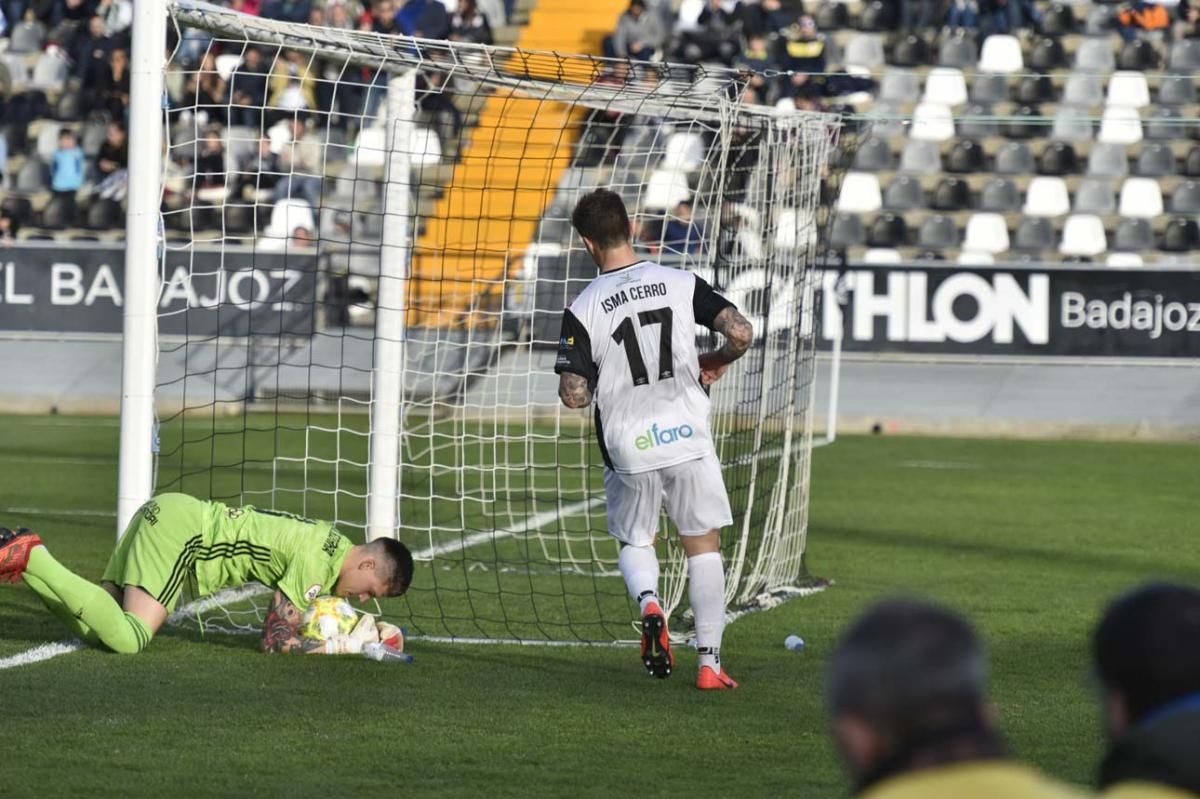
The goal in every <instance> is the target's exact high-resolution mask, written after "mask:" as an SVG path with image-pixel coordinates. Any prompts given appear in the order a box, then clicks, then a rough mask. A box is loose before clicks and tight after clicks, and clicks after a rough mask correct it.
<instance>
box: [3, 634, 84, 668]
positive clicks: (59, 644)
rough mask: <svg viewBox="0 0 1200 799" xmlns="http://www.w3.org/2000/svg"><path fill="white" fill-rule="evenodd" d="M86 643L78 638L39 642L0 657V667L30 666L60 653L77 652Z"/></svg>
mask: <svg viewBox="0 0 1200 799" xmlns="http://www.w3.org/2000/svg"><path fill="white" fill-rule="evenodd" d="M83 647H84V643H83V642H82V641H80V640H78V639H71V640H68V641H56V642H54V643H48V644H39V645H37V646H35V647H33V648H32V649H26V650H25V651H24V652H21V653H19V654H16V655H11V656H9V657H6V658H0V669H11V668H15V667H16V666H28V665H29V664H30V663H39V662H41V661H43V660H49V659H50V658H56V657H58V656H59V655H69V654H71V653H72V652H77V651H79V650H80V649H83Z"/></svg>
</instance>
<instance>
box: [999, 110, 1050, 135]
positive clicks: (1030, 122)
mask: <svg viewBox="0 0 1200 799" xmlns="http://www.w3.org/2000/svg"><path fill="white" fill-rule="evenodd" d="M1012 117H1013V118H1012V119H1010V120H1009V121H1008V124H1007V125H1006V126H1005V130H1004V135H1005V136H1007V137H1008V138H1010V139H1032V138H1034V137H1036V136H1044V135H1045V134H1046V128H1047V125H1048V123H1047V121H1046V120H1045V119H1044V118H1043V117H1042V111H1041V109H1040V108H1038V107H1037V106H1036V105H1021V106H1019V107H1018V108H1017V109H1016V110H1015V111H1013V113H1012Z"/></svg>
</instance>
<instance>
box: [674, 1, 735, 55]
mask: <svg viewBox="0 0 1200 799" xmlns="http://www.w3.org/2000/svg"><path fill="white" fill-rule="evenodd" d="M740 50H741V33H740V20H739V18H738V14H737V12H736V7H734V9H733V10H730V9H728V8H726V6H725V2H724V0H708V5H706V6H705V7H704V10H703V11H701V12H700V16H699V17H698V18H697V20H696V29H695V30H691V31H685V32H683V33H682V34H681V35H680V37H679V42H678V44H677V45H676V47H675V55H676V57H679V58H682V59H683V60H684V61H685V62H687V63H693V64H694V63H698V62H700V61H713V60H716V61H720V62H721V63H723V64H726V65H732V64H733V60H734V58H736V57H737V54H738V52H739V51H740Z"/></svg>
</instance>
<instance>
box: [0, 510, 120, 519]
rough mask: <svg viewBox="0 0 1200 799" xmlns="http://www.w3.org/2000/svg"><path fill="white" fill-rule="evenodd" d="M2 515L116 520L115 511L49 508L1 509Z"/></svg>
mask: <svg viewBox="0 0 1200 799" xmlns="http://www.w3.org/2000/svg"><path fill="white" fill-rule="evenodd" d="M0 513H23V514H27V515H29V516H95V517H98V518H101V519H112V518H115V517H116V515H117V512H116V511H115V510H69V509H63V510H51V509H49V508H0Z"/></svg>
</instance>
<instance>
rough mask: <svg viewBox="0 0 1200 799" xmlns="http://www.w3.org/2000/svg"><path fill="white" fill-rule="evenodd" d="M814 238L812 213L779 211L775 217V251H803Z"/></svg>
mask: <svg viewBox="0 0 1200 799" xmlns="http://www.w3.org/2000/svg"><path fill="white" fill-rule="evenodd" d="M871 177H874V175H872V176H871ZM816 236H817V229H816V226H815V225H813V214H812V211H810V210H806V209H801V208H781V209H779V212H778V214H777V215H776V217H775V247H776V249H779V250H796V249H803V248H806V247H808V246H809V245H810V244H812V243H813V242H815V241H816Z"/></svg>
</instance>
